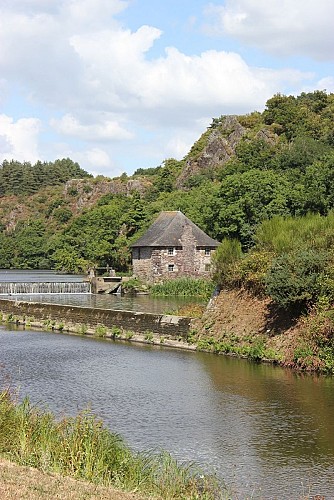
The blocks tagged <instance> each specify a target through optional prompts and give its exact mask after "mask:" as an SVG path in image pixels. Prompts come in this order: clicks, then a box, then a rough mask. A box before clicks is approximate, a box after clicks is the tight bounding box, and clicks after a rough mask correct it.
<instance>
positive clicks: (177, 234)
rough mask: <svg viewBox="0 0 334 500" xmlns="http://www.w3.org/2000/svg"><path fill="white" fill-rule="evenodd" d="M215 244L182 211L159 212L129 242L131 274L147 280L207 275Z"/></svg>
mask: <svg viewBox="0 0 334 500" xmlns="http://www.w3.org/2000/svg"><path fill="white" fill-rule="evenodd" d="M218 245H219V242H218V241H216V240H214V239H212V238H210V236H208V235H207V234H205V233H204V231H202V229H200V228H199V227H198V226H196V224H194V223H193V222H192V221H191V220H190V219H188V218H187V217H186V216H185V215H184V214H183V213H182V212H179V211H177V212H161V213H160V215H159V216H158V218H157V219H156V220H155V222H153V224H152V225H151V226H150V227H149V229H148V230H147V231H146V233H145V234H144V235H143V236H141V237H140V238H139V239H138V240H137V241H136V242H135V243H133V244H132V245H131V247H132V265H133V274H134V276H136V277H137V278H139V279H142V280H144V281H147V282H150V283H158V282H160V281H163V280H166V279H173V278H180V277H184V276H191V277H194V278H200V277H209V276H210V263H211V255H212V252H213V251H214V250H215V248H217V246H218Z"/></svg>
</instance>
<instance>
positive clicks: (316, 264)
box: [0, 90, 334, 370]
mask: <svg viewBox="0 0 334 500" xmlns="http://www.w3.org/2000/svg"><path fill="white" fill-rule="evenodd" d="M333 123H334V94H332V93H327V92H326V91H319V90H316V91H314V92H309V93H305V92H303V93H302V94H300V95H299V96H285V95H281V94H277V95H275V96H273V97H272V98H271V99H269V100H268V101H267V103H266V107H265V110H264V111H263V112H262V113H259V112H254V113H251V114H248V115H243V116H219V117H217V118H213V120H212V123H211V124H210V125H209V126H208V128H207V130H205V131H204V133H203V134H202V135H201V137H200V138H199V139H198V140H197V141H196V142H195V144H194V145H193V146H192V147H191V149H190V151H189V153H188V154H187V155H186V156H185V157H184V158H183V159H181V160H176V159H173V158H169V159H166V160H165V161H164V162H163V163H162V164H161V165H159V166H157V167H156V168H149V169H145V168H138V169H137V170H136V171H135V172H134V174H133V175H132V176H131V177H129V176H127V174H122V175H121V176H120V177H118V178H115V179H106V178H103V177H101V176H99V177H97V178H95V179H93V178H89V177H88V176H87V175H86V173H81V172H80V170H78V168H79V169H80V167H78V166H77V164H72V163H71V162H70V160H61V161H60V163H59V162H58V163H57V165H58V166H59V167H60V166H62V168H63V167H66V168H65V170H64V172H63V171H62V172H61V175H59V176H58V177H57V183H56V184H57V185H54V184H55V180H54V179H53V177H52V175H51V174H50V178H48V175H46V174H45V169H46V170H47V168H48V166H47V165H46V164H45V165H44V164H43V165H44V166H43V169H44V170H43V169H42V170H41V172H42V171H43V172H44V173H43V175H44V178H43V179H44V180H43V179H42V180H40V181H38V182H37V184H36V185H35V187H36V188H38V190H37V191H36V192H32V191H31V189H30V188H29V187H25V188H24V189H21V190H20V189H19V187H18V186H19V183H18V182H17V179H18V178H19V177H20V176H21V173H26V178H27V179H28V177H29V176H30V174H31V175H35V174H36V172H37V170H38V169H37V170H36V169H35V170H34V169H33V168H32V167H29V165H25V164H23V165H18V164H17V162H16V163H15V168H13V175H12V176H11V177H10V183H9V184H8V183H7V181H6V179H7V178H8V179H9V177H8V175H9V171H10V168H9V166H8V162H7V163H3V164H2V165H1V167H0V174H1V175H2V177H1V175H0V187H1V179H3V181H2V185H3V186H5V188H4V187H3V188H2V191H1V189H0V223H1V229H2V231H1V232H0V268H1V267H2V268H54V269H57V270H62V271H65V272H83V271H86V270H87V269H88V268H89V267H91V266H97V267H105V266H110V267H112V268H114V269H116V270H117V271H119V272H131V258H130V245H131V243H132V242H134V241H135V240H136V239H137V238H138V237H140V236H141V235H142V234H143V232H144V231H145V230H146V229H147V228H148V227H149V225H150V224H151V223H152V221H153V219H154V218H155V217H156V216H157V214H158V213H159V212H160V211H161V210H181V211H182V212H183V213H184V214H185V215H186V216H187V217H189V218H190V219H191V220H192V221H193V222H194V223H195V224H197V225H198V226H199V227H201V228H202V229H203V230H204V231H205V232H206V233H207V234H209V235H210V236H211V237H213V238H215V239H217V240H219V241H222V245H221V247H220V248H219V249H218V250H217V252H216V257H215V263H214V273H213V279H214V282H215V283H216V284H219V285H220V286H221V288H222V289H226V290H234V291H240V290H245V291H246V292H247V293H248V294H250V295H251V296H252V298H260V299H263V300H267V299H268V300H269V301H270V304H271V308H272V309H273V310H275V311H276V312H277V311H281V312H280V313H279V312H277V314H282V315H287V314H288V316H294V317H295V318H296V321H297V319H298V320H300V321H302V320H303V321H304V319H303V318H307V321H306V320H305V321H304V323H303V325H304V326H303V328H304V329H305V332H308V333H307V334H306V333H305V335H306V336H305V338H304V344H305V345H306V346H307V349H303V348H302V347H301V348H300V349H299V351H300V352H308V353H309V352H310V351H312V355H310V354H307V356H306V355H305V356H304V358H305V359H306V358H307V363H309V365H310V366H311V365H312V363H310V362H309V360H310V358H313V359H314V360H316V359H318V358H319V356H318V355H319V353H321V352H322V353H323V354H321V356H320V357H321V359H322V358H323V357H325V358H326V362H324V363H325V365H326V366H327V367H328V366H332V367H333V370H334V361H333V362H332V361H331V359H333V360H334V353H333V345H332V343H331V335H332V334H331V332H332V331H334V323H333V322H332V314H331V311H332V306H333V303H334V253H333V250H332V248H333V241H334V237H333V234H334V232H333V218H334V215H333V213H334V212H333V211H334V195H333V193H334V175H333V172H334V125H333ZM66 169H67V170H66ZM72 173H73V177H74V179H73V178H72V179H71V180H68V175H72ZM14 174H15V175H14ZM28 174H29V175H28ZM79 175H81V177H82V178H81V179H78V178H77V177H78V176H79ZM6 176H7V177H6ZM42 177H43V176H42ZM20 179H21V177H20ZM58 181H59V182H58ZM26 185H27V186H29V183H28V181H27V182H26ZM6 186H7V187H6ZM130 284H131V283H130ZM131 286H132V285H131ZM129 287H130V285H129ZM173 287H174V288H175V291H178V293H188V290H190V289H192V287H188V285H185V286H182V287H181V285H180V284H177V285H176V283H175V284H174V285H172V284H169V283H168V284H166V285H164V290H163V289H161V290H160V291H158V290H155V291H154V293H167V288H168V289H169V291H168V293H175V291H174V290H172V289H173ZM176 289H178V290H176ZM201 293H202V291H201ZM268 315H269V316H270V315H271V312H270V311H269V310H268ZM222 328H224V329H226V330H228V328H227V326H226V325H224V326H223V327H222ZM311 331H312V332H313V333H312V334H311ZM314 332H317V333H314ZM262 333H263V332H262ZM264 335H265V332H264ZM311 337H312V338H316V340H315V341H314V342H315V343H314V345H313V344H312V346H311V345H310V340H309V338H311ZM281 354H282V353H281ZM283 357H284V355H283ZM295 358H296V359H301V357H298V356H297V354H296V356H295ZM307 363H306V364H307ZM318 365H319V366H322V361H321V362H320V364H318V362H317V361H315V362H314V366H318ZM312 366H313V365H312ZM327 369H328V368H327ZM330 369H332V368H330Z"/></svg>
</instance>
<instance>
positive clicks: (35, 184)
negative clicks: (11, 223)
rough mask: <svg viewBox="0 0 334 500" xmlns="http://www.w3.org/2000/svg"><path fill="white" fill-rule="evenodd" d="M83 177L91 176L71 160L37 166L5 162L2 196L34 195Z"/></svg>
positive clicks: (1, 174) (0, 175)
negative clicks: (44, 189)
mask: <svg viewBox="0 0 334 500" xmlns="http://www.w3.org/2000/svg"><path fill="white" fill-rule="evenodd" d="M83 177H91V175H89V174H88V173H87V172H85V170H83V169H82V168H80V166H79V165H78V163H75V162H73V161H72V160H70V159H69V158H63V159H62V160H56V161H55V162H48V163H46V162H44V163H42V162H40V161H38V162H37V163H36V164H35V165H31V164H30V163H29V162H24V163H20V162H18V161H15V160H11V161H7V160H4V161H3V162H2V164H1V165H0V196H3V195H5V194H16V195H21V194H25V195H27V194H33V193H35V192H36V191H38V189H40V188H41V187H44V186H56V185H58V184H64V183H65V182H66V181H68V180H70V179H74V178H83Z"/></svg>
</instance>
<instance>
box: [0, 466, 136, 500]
mask: <svg viewBox="0 0 334 500" xmlns="http://www.w3.org/2000/svg"><path fill="white" fill-rule="evenodd" d="M0 498H1V500H13V499H14V498H16V499H20V500H55V499H56V498H58V499H61V500H88V499H89V500H143V499H144V497H143V496H141V495H139V494H136V493H126V492H121V491H119V490H117V489H115V488H112V487H111V486H99V485H96V484H93V483H89V482H87V481H82V480H77V479H73V478H71V477H64V476H61V475H60V474H56V473H45V472H42V471H40V470H38V469H34V468H33V467H27V466H21V465H18V464H16V463H13V462H10V461H9V460H5V459H1V458H0Z"/></svg>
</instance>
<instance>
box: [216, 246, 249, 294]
mask: <svg viewBox="0 0 334 500" xmlns="http://www.w3.org/2000/svg"><path fill="white" fill-rule="evenodd" d="M241 258H242V250H241V244H240V241H238V240H236V239H231V240H230V239H227V238H225V239H224V240H223V241H222V243H221V244H220V245H219V247H218V248H217V250H216V251H215V253H214V254H213V256H212V268H213V273H212V276H213V280H214V282H215V283H217V284H218V285H220V286H230V285H232V284H234V282H235V278H236V273H235V271H236V264H237V262H238V261H240V260H241Z"/></svg>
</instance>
